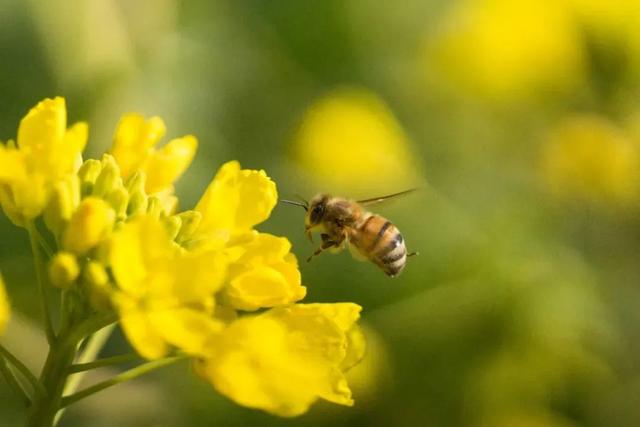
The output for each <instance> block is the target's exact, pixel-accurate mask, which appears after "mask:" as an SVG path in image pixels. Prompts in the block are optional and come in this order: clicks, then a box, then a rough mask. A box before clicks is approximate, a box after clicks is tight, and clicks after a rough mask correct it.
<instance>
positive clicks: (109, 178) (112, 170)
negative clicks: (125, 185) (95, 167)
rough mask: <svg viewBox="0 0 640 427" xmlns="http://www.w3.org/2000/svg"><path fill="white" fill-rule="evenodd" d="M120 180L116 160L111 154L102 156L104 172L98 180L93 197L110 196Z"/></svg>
mask: <svg viewBox="0 0 640 427" xmlns="http://www.w3.org/2000/svg"><path fill="white" fill-rule="evenodd" d="M119 178H120V168H119V167H118V164H117V163H116V160H115V159H114V158H113V156H112V155H110V154H105V155H104V156H102V171H101V172H100V175H98V178H97V179H96V184H95V187H94V188H93V195H94V196H97V197H104V196H106V195H107V194H109V193H110V192H111V191H112V190H113V189H114V188H115V187H116V185H117V182H118V179H119Z"/></svg>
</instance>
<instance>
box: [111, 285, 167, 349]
mask: <svg viewBox="0 0 640 427" xmlns="http://www.w3.org/2000/svg"><path fill="white" fill-rule="evenodd" d="M115 302H116V306H117V307H118V308H119V311H120V325H121V326H122V331H123V332H124V334H125V335H126V337H127V340H128V341H129V343H130V344H131V346H132V347H133V348H134V349H135V350H136V351H137V352H138V354H140V355H141V356H142V357H145V358H147V359H159V358H161V357H163V356H165V355H166V354H167V352H168V350H169V346H168V345H167V343H166V342H165V340H164V339H163V337H162V335H160V334H159V333H158V331H157V330H156V328H155V326H154V324H153V323H152V322H151V321H150V320H149V318H148V316H147V314H146V312H144V311H142V310H141V309H140V308H139V307H138V306H137V303H136V302H135V301H134V300H131V299H129V298H127V297H124V296H123V295H119V296H118V297H117V298H115Z"/></svg>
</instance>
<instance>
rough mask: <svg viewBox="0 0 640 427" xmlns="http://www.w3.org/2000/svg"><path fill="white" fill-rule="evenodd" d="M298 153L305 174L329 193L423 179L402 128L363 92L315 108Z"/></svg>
mask: <svg viewBox="0 0 640 427" xmlns="http://www.w3.org/2000/svg"><path fill="white" fill-rule="evenodd" d="M293 148H294V157H295V160H296V161H297V162H298V163H299V165H300V168H301V170H302V171H305V172H306V173H308V174H309V176H310V178H311V179H312V180H313V181H314V183H315V184H316V185H322V186H323V188H325V189H326V188H329V189H335V190H336V191H338V190H340V191H345V192H348V193H353V192H358V191H364V190H368V191H370V189H371V188H377V189H378V190H380V191H383V192H384V191H393V190H397V189H398V188H409V187H412V186H415V185H416V180H417V179H418V178H419V177H418V173H417V165H416V164H415V163H414V162H413V161H412V155H411V152H410V149H409V145H408V140H407V136H406V135H405V133H404V130H403V129H402V127H401V125H400V123H398V120H397V119H396V118H395V117H394V115H393V113H392V111H391V110H390V109H389V107H388V106H387V105H386V104H385V103H384V102H383V101H382V100H381V99H380V98H379V97H378V96H377V95H375V94H374V93H371V92H369V91H366V90H363V89H349V88H347V89H341V90H336V91H334V92H332V93H330V94H328V95H327V96H325V97H323V98H321V99H319V100H318V101H316V102H315V103H313V104H312V105H311V106H310V107H309V109H308V111H307V112H306V113H305V115H304V117H303V120H302V125H301V126H300V129H299V130H298V132H297V136H296V137H295V139H294V147H293Z"/></svg>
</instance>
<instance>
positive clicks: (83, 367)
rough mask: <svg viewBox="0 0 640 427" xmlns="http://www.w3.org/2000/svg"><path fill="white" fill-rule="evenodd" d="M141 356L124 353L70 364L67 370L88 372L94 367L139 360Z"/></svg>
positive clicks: (73, 372)
mask: <svg viewBox="0 0 640 427" xmlns="http://www.w3.org/2000/svg"><path fill="white" fill-rule="evenodd" d="M139 359H140V356H139V355H138V354H136V353H129V354H122V355H119V356H113V357H105V358H104V359H98V360H95V361H93V362H88V363H75V364H73V365H71V366H69V370H68V371H67V372H68V373H69V374H75V373H79V372H86V371H90V370H92V369H98V368H104V367H107V366H113V365H119V364H121V363H126V362H132V361H134V360H139Z"/></svg>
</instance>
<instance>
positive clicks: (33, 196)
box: [0, 97, 88, 226]
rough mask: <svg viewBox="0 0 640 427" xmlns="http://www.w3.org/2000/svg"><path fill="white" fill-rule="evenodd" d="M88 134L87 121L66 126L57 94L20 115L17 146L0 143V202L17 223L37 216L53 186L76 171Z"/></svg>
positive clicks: (63, 110)
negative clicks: (55, 96) (69, 126)
mask: <svg viewBox="0 0 640 427" xmlns="http://www.w3.org/2000/svg"><path fill="white" fill-rule="evenodd" d="M87 135H88V127H87V124H86V123H77V124H75V125H73V126H72V127H71V128H69V129H67V110H66V106H65V101H64V99H63V98H60V97H57V98H54V99H45V100H44V101H41V102H40V103H39V104H38V105H36V106H35V107H34V108H32V109H31V110H30V111H29V113H28V114H27V115H26V116H25V117H24V118H23V119H22V121H21V122H20V126H19V128H18V143H17V147H14V146H13V144H7V145H5V146H2V147H0V170H2V171H3V172H1V173H0V203H1V204H2V207H3V209H4V211H5V213H6V214H7V216H8V217H9V218H10V219H11V220H12V221H13V222H14V223H15V224H16V225H18V226H24V225H25V224H26V222H27V221H29V220H31V219H33V218H35V217H37V216H39V215H40V214H41V213H42V211H43V209H44V207H45V205H46V204H47V202H48V200H49V197H50V194H51V192H52V190H53V188H54V186H55V185H56V184H57V183H58V182H59V181H60V180H62V179H64V178H65V177H68V176H69V175H70V174H73V173H74V172H75V171H76V169H77V167H78V166H79V162H80V161H81V157H80V156H81V153H82V150H83V148H84V146H85V144H86V142H87Z"/></svg>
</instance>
